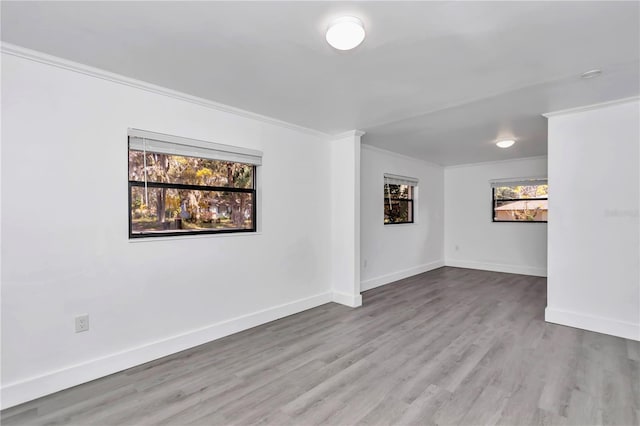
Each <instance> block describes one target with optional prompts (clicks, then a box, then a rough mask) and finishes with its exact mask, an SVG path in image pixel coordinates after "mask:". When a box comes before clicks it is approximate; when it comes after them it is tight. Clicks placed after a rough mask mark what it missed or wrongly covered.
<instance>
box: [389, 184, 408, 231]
mask: <svg viewBox="0 0 640 426" xmlns="http://www.w3.org/2000/svg"><path fill="white" fill-rule="evenodd" d="M387 185H394V184H387V183H385V184H384V189H385V197H384V203H385V204H384V205H383V207H382V222H383V224H384V225H385V226H386V225H405V224H410V223H415V211H414V200H415V199H414V198H413V196H414V191H415V188H416V186H415V185H405V186H408V187H409V188H410V189H409V195H410V196H411V198H397V197H396V198H394V197H390V196H387V188H386V186H387ZM400 186H401V185H400ZM389 199H391V200H392V201H393V200H395V201H406V202H407V203H408V204H409V205H410V206H411V210H410V211H411V214H410V217H411V220H410V221H405V222H385V221H384V209H385V208H386V207H387V206H386V203H388V202H389Z"/></svg>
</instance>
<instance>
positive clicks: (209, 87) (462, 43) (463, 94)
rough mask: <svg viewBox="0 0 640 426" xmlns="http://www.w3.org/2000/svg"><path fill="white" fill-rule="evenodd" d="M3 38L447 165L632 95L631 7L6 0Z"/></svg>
mask: <svg viewBox="0 0 640 426" xmlns="http://www.w3.org/2000/svg"><path fill="white" fill-rule="evenodd" d="M343 14H353V15H356V16H358V17H360V18H361V19H362V20H363V22H364V24H365V28H366V30H367V38H366V39H365V41H364V43H363V44H362V45H361V46H359V47H358V48H356V49H355V50H353V51H350V52H340V51H336V50H334V49H332V48H331V47H330V46H329V45H328V44H327V43H326V42H325V40H324V30H325V29H326V27H327V25H328V23H329V22H330V21H331V20H333V19H335V18H336V17H338V16H341V15H343ZM2 40H3V41H6V42H9V43H13V44H17V45H20V46H24V47H27V48H30V49H34V50H39V51H42V52H45V53H49V54H52V55H56V56H59V57H62V58H66V59H70V60H73V61H77V62H80V63H84V64H87V65H91V66H95V67H98V68H102V69H105V70H108V71H112V72H115V73H119V74H123V75H125V76H129V77H133V78H137V79H140V80H144V81H147V82H150V83H154V84H157V85H160V86H164V87H168V88H171V89H174V90H178V91H182V92H185V93H188V94H192V95H196V96H200V97H203V98H207V99H210V100H213V101H216V102H221V103H224V104H228V105H231V106H234V107H237V108H241V109H245V110H248V111H252V112H255V113H259V114H262V115H267V116H270V117H274V118H277V119H280V120H284V121H288V122H291V123H294V124H298V125H301V126H305V127H309V128H312V129H316V130H320V131H322V132H326V133H331V134H334V133H340V132H342V131H346V130H350V129H361V130H364V131H366V132H367V134H366V135H365V136H364V139H363V141H364V143H367V144H371V145H374V146H377V147H380V148H384V149H389V150H391V151H396V152H399V153H403V154H407V155H411V156H414V157H418V158H423V159H425V160H429V161H432V162H435V163H439V164H443V165H453V164H462V163H471V162H480V161H492V160H500V159H508V158H517V157H528V156H536V155H545V154H546V151H547V147H546V121H545V119H544V118H543V117H541V116H540V114H541V113H545V112H549V111H554V110H558V109H564V108H570V107H576V106H581V105H586V104H591V103H596V102H602V101H608V100H613V99H618V98H623V97H629V96H635V95H637V94H639V93H640V3H638V2H606V1H603V2H394V1H387V2H302V1H299V2H189V3H184V2H151V1H145V2H84V3H82V2H51V1H47V2H10V1H3V2H2ZM593 68H600V69H602V70H603V75H602V76H601V77H598V78H595V79H591V80H581V79H580V78H579V77H578V76H579V74H581V73H582V72H584V71H587V70H590V69H593ZM506 136H514V137H515V138H516V139H517V140H518V143H517V144H516V145H515V146H514V147H513V148H510V149H506V150H502V149H498V148H496V147H495V145H493V141H494V140H495V139H496V138H499V137H506Z"/></svg>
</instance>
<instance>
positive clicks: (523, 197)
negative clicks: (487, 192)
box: [493, 184, 549, 222]
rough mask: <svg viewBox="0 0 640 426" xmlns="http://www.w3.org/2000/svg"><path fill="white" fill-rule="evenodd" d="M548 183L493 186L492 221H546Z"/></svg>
mask: <svg viewBox="0 0 640 426" xmlns="http://www.w3.org/2000/svg"><path fill="white" fill-rule="evenodd" d="M548 192H549V185H547V184H540V185H505V186H496V187H494V188H493V221H494V222H547V215H548V203H549V201H548Z"/></svg>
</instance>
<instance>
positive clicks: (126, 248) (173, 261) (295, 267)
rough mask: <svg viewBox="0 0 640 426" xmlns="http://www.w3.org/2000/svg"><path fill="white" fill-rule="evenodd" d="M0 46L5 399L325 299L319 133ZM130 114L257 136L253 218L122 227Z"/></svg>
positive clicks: (323, 150) (149, 121)
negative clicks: (134, 235)
mask: <svg viewBox="0 0 640 426" xmlns="http://www.w3.org/2000/svg"><path fill="white" fill-rule="evenodd" d="M2 59H3V63H2V65H3V67H2V122H3V126H2V209H3V210H2V245H3V247H2V249H3V250H2V266H3V268H2V393H3V395H2V396H3V398H2V399H3V401H2V402H3V406H4V407H6V406H10V405H13V404H15V403H18V402H22V401H25V400H28V399H31V398H35V397H37V396H40V395H43V394H46V393H49V392H52V391H55V390H58V389H61V388H64V387H68V386H71V385H75V384H78V383H81V382H84V381H87V380H91V379H93V378H96V377H99V376H102V375H105V374H109V373H111V372H114V371H117V370H120V369H123V368H127V367H129V366H132V365H135V364H138V363H141V362H145V361H148V360H150V359H153V358H157V357H160V356H163V355H165V354H167V353H172V352H176V351H178V350H181V349H184V348H187V347H190V346H194V345H197V344H199V343H202V342H206V341H209V340H212V339H214V338H217V337H220V336H223V335H226V334H229V333H232V332H234V331H238V330H240V329H243V328H247V327H251V326H253V325H256V324H260V323H263V322H266V321H269V320H271V319H275V318H278V317H280V316H283V315H287V314H290V313H294V312H298V311H300V310H303V309H306V308H309V307H312V306H317V305H319V304H322V303H326V302H328V301H329V300H331V292H330V290H331V289H330V281H331V277H330V270H331V261H330V244H331V240H330V238H331V237H330V234H331V232H330V224H329V221H328V220H327V209H325V208H323V207H322V206H329V204H330V194H329V186H328V185H327V182H329V180H330V175H329V172H330V168H331V167H330V166H331V164H330V153H329V145H328V144H327V142H326V140H321V138H320V137H319V136H317V135H313V134H311V133H305V132H302V131H299V130H293V129H290V128H286V127H284V126H278V125H274V124H269V123H267V122H266V121H260V120H256V119H250V118H246V117H242V116H240V115H236V114H231V113H228V112H223V111H221V110H216V109H214V108H210V107H205V106H202V105H197V104H195V103H192V102H186V101H184V100H178V99H175V98H171V97H169V96H165V95H161V94H158V93H153V92H151V91H145V90H141V89H139V88H135V87H130V86H127V85H124V84H119V83H116V82H112V81H108V80H105V79H100V78H95V77H92V76H88V75H85V74H82V73H79V72H74V71H70V70H67V69H62V68H60V67H54V66H50V65H46V64H43V63H38V62H35V61H32V60H28V59H24V58H20V57H16V56H13V55H9V54H4V53H3V55H2ZM129 127H134V128H139V129H145V130H151V131H157V132H161V133H167V134H173V135H179V136H185V137H190V138H196V139H202V140H210V141H213V142H218V143H225V144H231V145H237V146H242V147H247V148H255V149H259V150H262V151H263V152H264V158H263V162H264V166H262V167H261V170H260V174H259V186H260V188H259V199H260V201H259V202H260V209H259V214H260V219H259V224H260V227H259V228H260V229H259V231H260V232H259V233H258V234H237V235H231V236H197V237H192V238H183V239H177V238H171V239H166V240H162V239H153V240H145V241H140V240H136V242H132V241H129V240H128V235H127V226H128V225H127V223H128V222H127V209H128V207H127V128H129ZM84 313H88V314H89V315H90V324H91V329H90V331H89V332H85V333H79V334H76V333H74V317H75V316H76V315H78V314H84Z"/></svg>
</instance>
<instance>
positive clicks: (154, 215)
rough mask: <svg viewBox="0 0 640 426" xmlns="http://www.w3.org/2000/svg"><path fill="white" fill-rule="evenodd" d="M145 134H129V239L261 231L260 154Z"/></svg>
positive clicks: (166, 136)
mask: <svg viewBox="0 0 640 426" xmlns="http://www.w3.org/2000/svg"><path fill="white" fill-rule="evenodd" d="M137 132H143V131H137ZM132 133H133V135H132ZM144 133H145V134H144V136H145V137H140V136H138V134H137V133H136V132H134V131H132V130H130V134H129V237H130V238H141V237H158V236H174V235H185V234H213V233H228V232H255V231H256V163H257V164H260V162H259V159H260V158H261V157H260V156H258V154H260V153H259V152H256V154H255V155H253V156H252V155H247V151H248V150H244V149H241V148H234V147H228V146H225V145H219V144H211V143H207V142H202V141H194V140H189V139H184V138H177V137H172V136H168V135H159V136H158V134H151V135H149V133H151V132H144ZM148 136H150V137H148ZM163 136H164V138H163ZM153 137H155V138H157V139H152V138H153ZM172 138H173V139H172ZM163 139H164V140H163ZM177 142H180V143H177ZM221 147H224V148H222V149H221ZM223 149H224V150H223ZM232 150H241V151H240V152H237V151H234V152H231V151H232ZM260 155H261V154H260ZM242 159H246V160H247V161H248V162H241V161H233V160H242Z"/></svg>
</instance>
